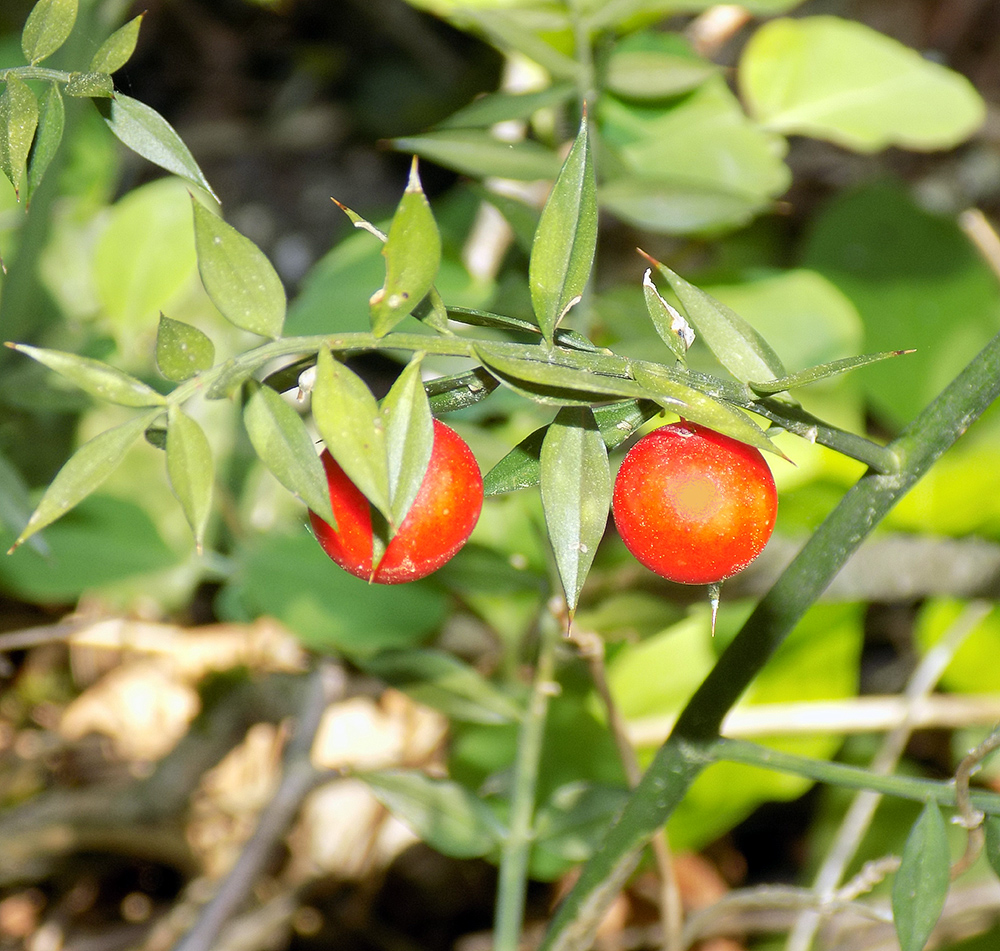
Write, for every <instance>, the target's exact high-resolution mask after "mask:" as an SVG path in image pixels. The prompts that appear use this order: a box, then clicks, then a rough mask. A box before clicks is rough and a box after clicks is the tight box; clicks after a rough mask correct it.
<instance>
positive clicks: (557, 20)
mask: <svg viewBox="0 0 1000 951" xmlns="http://www.w3.org/2000/svg"><path fill="white" fill-rule="evenodd" d="M486 6H487V5H486V4H480V5H479V7H480V9H475V8H474V7H473V6H472V4H462V20H463V21H467V20H471V21H472V22H473V23H474V24H475V25H476V26H477V27H479V29H480V30H482V31H484V32H485V33H486V34H487V35H488V36H489V37H490V39H491V41H492V42H493V44H494V45H495V46H496V47H497V49H500V50H507V49H511V48H512V49H515V50H517V51H519V52H521V53H523V54H524V55H525V56H527V57H528V59H531V60H534V61H535V62H536V63H538V65H539V66H542V67H543V68H544V69H546V70H547V71H548V72H549V73H551V74H552V76H554V77H555V78H556V79H565V80H569V81H570V82H574V81H575V80H576V79H577V77H578V76H579V75H580V64H579V63H578V62H577V61H576V59H574V58H573V57H572V56H569V55H567V54H566V53H564V52H562V51H561V50H558V49H556V48H555V47H554V46H553V45H552V44H551V43H549V42H547V41H546V40H545V39H544V38H543V35H542V34H545V33H550V32H555V31H557V30H559V29H560V27H562V28H563V29H565V28H567V27H569V25H570V24H569V18H568V16H567V15H566V14H565V13H563V12H562V10H560V9H559V8H558V7H556V8H555V10H553V9H551V8H550V9H549V10H545V11H544V12H541V13H540V16H539V18H540V19H541V20H542V23H533V18H532V16H531V13H532V11H531V9H530V7H528V6H522V7H521V9H518V10H510V11H507V10H501V9H496V7H494V8H493V9H486V8H485V7H486ZM533 25H536V28H535V29H532V26H533Z"/></svg>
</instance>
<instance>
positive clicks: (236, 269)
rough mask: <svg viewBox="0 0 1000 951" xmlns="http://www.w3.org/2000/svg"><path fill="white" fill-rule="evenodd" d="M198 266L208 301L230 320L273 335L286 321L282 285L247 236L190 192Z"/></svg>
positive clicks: (278, 333) (257, 332)
mask: <svg viewBox="0 0 1000 951" xmlns="http://www.w3.org/2000/svg"><path fill="white" fill-rule="evenodd" d="M191 205H192V207H193V208H194V241H195V247H196V248H197V251H198V272H199V273H200V274H201V282H202V284H204V285H205V290H206V291H208V296H209V297H210V298H211V299H212V303H213V304H215V306H216V307H218V308H219V311H220V312H221V313H222V316H223V317H225V318H226V320H228V321H229V322H230V323H231V324H235V325H236V326H237V327H240V328H242V329H243V330H249V331H251V332H252V333H255V334H260V335H261V336H262V337H277V336H280V334H281V327H282V324H283V323H284V322H285V307H286V300H285V288H284V286H283V285H282V283H281V278H280V277H278V275H277V272H276V271H275V270H274V267H273V266H272V265H271V262H270V261H268V259H267V258H266V257H265V256H264V252H263V251H261V250H260V248H258V247H257V245H255V244H254V243H253V242H252V241H251V240H250V239H249V238H245V237H244V236H243V235H241V234H240V233H239V232H238V231H237V230H236V229H235V228H233V227H232V226H231V225H228V224H226V222H224V221H223V220H222V219H221V218H219V217H218V216H217V215H213V214H212V212H210V211H209V210H208V209H207V208H206V207H205V206H204V205H202V204H201V202H199V201H198V200H197V199H196V198H195V197H194V196H193V195H192V196H191Z"/></svg>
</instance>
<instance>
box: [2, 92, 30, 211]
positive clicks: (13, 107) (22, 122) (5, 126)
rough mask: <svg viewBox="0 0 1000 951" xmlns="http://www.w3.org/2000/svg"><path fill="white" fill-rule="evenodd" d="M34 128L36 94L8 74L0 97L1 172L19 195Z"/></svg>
mask: <svg viewBox="0 0 1000 951" xmlns="http://www.w3.org/2000/svg"><path fill="white" fill-rule="evenodd" d="M37 126H38V100H37V99H35V94H34V93H33V92H32V91H31V90H30V89H29V88H28V84H27V83H25V82H24V81H23V80H22V79H19V78H18V77H17V76H14V75H9V76H8V77H7V79H6V82H5V84H4V91H3V95H2V96H0V171H2V172H3V173H4V175H6V176H7V180H8V181H9V182H10V183H11V185H13V186H14V191H15V193H17V194H18V195H20V190H21V179H22V177H23V176H24V169H25V166H26V164H27V161H28V152H29V151H30V150H31V141H32V139H33V138H34V137H35V129H36V128H37Z"/></svg>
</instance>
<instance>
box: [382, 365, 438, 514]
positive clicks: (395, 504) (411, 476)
mask: <svg viewBox="0 0 1000 951" xmlns="http://www.w3.org/2000/svg"><path fill="white" fill-rule="evenodd" d="M420 366H421V358H420V355H417V356H416V357H415V358H414V359H413V360H411V361H410V362H409V363H408V364H407V365H406V368H405V369H404V370H403V372H402V373H401V374H400V375H399V377H398V378H397V379H396V382H395V383H393V385H392V389H390V390H389V392H388V394H387V395H386V397H385V399H384V400H383V401H382V409H381V412H382V418H383V419H384V420H385V450H386V458H387V462H388V467H389V509H390V511H389V524H390V525H393V526H395V527H397V528H398V527H399V526H400V525H402V524H403V519H405V518H406V513H407V512H409V511H410V506H411V505H413V501H414V499H416V497H417V493H418V492H419V491H420V485H421V483H422V482H423V481H424V476H425V475H426V474H427V466H428V464H429V463H430V461H431V450H432V449H433V447H434V420H433V418H432V417H431V408H430V404H429V403H428V400H427V394H426V392H425V391H424V386H423V383H422V382H421V379H420Z"/></svg>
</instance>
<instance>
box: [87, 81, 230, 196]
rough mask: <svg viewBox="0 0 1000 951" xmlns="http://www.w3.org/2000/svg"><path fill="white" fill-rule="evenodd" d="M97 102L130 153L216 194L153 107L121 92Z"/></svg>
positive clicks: (188, 151)
mask: <svg viewBox="0 0 1000 951" xmlns="http://www.w3.org/2000/svg"><path fill="white" fill-rule="evenodd" d="M97 105H98V108H99V109H100V110H101V115H103V116H104V121H105V122H106V123H107V125H108V128H109V129H110V130H111V131H112V132H113V133H114V134H115V136H116V137H117V138H118V140H119V141H120V142H122V143H123V144H124V145H126V146H128V147H129V148H130V149H131V150H132V151H133V152H135V153H136V154H137V155H141V156H142V157H143V158H144V159H148V160H149V161H150V162H152V163H153V164H154V165H159V166H160V168H163V169H166V170H167V171H168V172H173V174H175V175H179V176H180V177H181V178H184V179H187V180H188V181H189V182H191V183H193V184H195V185H197V186H198V187H199V188H203V189H205V191H207V192H208V193H209V194H210V195H212V196H213V197H217V196H216V195H215V192H214V191H212V186H211V185H209V184H208V179H206V178H205V176H204V174H203V173H202V171H201V169H200V168H199V167H198V163H197V162H196V161H195V160H194V156H192V155H191V151H190V150H189V149H188V147H187V146H186V145H185V144H184V143H183V141H181V137H180V136H179V135H178V134H177V133H176V132H175V131H174V128H173V126H172V125H170V123H169V122H167V120H166V119H164V118H163V116H161V115H160V114H159V113H158V112H157V111H156V110H155V109H153V108H152V107H151V106H147V105H146V104H145V103H142V102H139V100H138V99H133V98H131V96H126V95H125V94H124V93H120V92H119V93H117V94H116V95H115V98H114V99H111V100H108V101H107V102H105V101H103V100H101V101H99V102H98V103H97Z"/></svg>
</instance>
